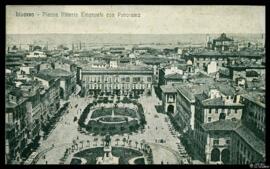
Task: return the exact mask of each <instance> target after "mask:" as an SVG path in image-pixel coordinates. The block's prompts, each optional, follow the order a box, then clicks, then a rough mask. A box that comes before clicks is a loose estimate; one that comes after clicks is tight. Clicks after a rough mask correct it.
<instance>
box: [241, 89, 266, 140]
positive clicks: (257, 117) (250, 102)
mask: <svg viewBox="0 0 270 169" xmlns="http://www.w3.org/2000/svg"><path fill="white" fill-rule="evenodd" d="M240 100H241V103H242V104H244V105H245V107H244V112H245V114H243V122H244V123H245V124H246V126H247V127H248V128H249V129H250V130H251V131H252V132H253V133H255V135H256V136H257V137H258V138H260V139H261V140H265V125H266V120H265V96H264V93H260V92H256V91H254V92H251V91H250V92H248V94H242V95H241V98H240Z"/></svg>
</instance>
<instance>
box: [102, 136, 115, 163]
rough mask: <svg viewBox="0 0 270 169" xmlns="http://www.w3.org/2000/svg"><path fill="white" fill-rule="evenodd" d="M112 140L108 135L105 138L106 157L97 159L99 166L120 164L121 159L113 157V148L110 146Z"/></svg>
mask: <svg viewBox="0 0 270 169" xmlns="http://www.w3.org/2000/svg"><path fill="white" fill-rule="evenodd" d="M110 143H111V138H110V135H109V134H107V135H106V136H105V146H104V149H103V150H104V156H103V157H97V164H119V157H115V156H113V155H112V146H111V145H110Z"/></svg>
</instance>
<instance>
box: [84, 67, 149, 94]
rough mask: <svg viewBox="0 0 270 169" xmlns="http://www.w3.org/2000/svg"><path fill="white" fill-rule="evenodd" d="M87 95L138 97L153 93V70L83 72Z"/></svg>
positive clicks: (96, 70)
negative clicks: (130, 95)
mask: <svg viewBox="0 0 270 169" xmlns="http://www.w3.org/2000/svg"><path fill="white" fill-rule="evenodd" d="M81 76H82V85H83V88H84V89H85V91H86V94H87V95H98V94H106V95H110V94H117V95H129V94H132V95H138V94H143V93H144V94H146V93H149V94H150V93H151V89H152V76H153V70H151V69H147V68H144V67H128V68H121V67H118V68H108V69H94V68H90V69H87V68H86V69H85V68H82V70H81Z"/></svg>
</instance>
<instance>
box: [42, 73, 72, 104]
mask: <svg viewBox="0 0 270 169" xmlns="http://www.w3.org/2000/svg"><path fill="white" fill-rule="evenodd" d="M40 74H42V75H43V76H51V77H52V78H58V77H59V78H60V97H61V98H62V99H65V100H67V99H68V98H69V96H70V95H71V94H72V93H73V92H74V91H75V89H76V76H75V74H76V72H74V73H71V72H68V71H65V70H62V69H45V70H43V71H42V72H40Z"/></svg>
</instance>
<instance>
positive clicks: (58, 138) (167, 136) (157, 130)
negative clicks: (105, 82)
mask: <svg viewBox="0 0 270 169" xmlns="http://www.w3.org/2000/svg"><path fill="white" fill-rule="evenodd" d="M69 101H70V106H69V108H68V113H65V114H64V115H63V117H62V119H61V120H60V121H59V122H58V124H56V128H55V129H53V130H52V132H51V133H50V135H49V136H48V138H47V139H46V140H41V145H40V147H39V148H38V150H37V152H44V151H46V150H48V151H47V152H46V153H44V155H45V158H43V155H42V158H40V159H39V160H38V161H37V164H46V163H47V164H59V160H60V159H61V158H62V157H63V155H64V152H65V150H66V149H67V148H69V147H70V146H71V144H72V142H73V140H77V142H80V140H84V142H86V140H89V141H90V143H91V144H93V143H94V138H98V141H97V142H98V144H99V145H100V144H101V142H102V141H101V140H102V138H103V137H104V136H91V135H87V134H84V133H80V132H79V131H78V123H77V121H75V122H74V121H73V120H74V117H75V116H77V118H79V117H80V113H81V112H82V111H83V109H84V108H85V107H86V106H87V104H88V103H90V102H92V101H93V99H92V98H80V97H78V96H71V97H70V100H69ZM139 102H140V103H141V104H142V106H143V108H144V111H145V118H146V121H147V125H146V126H145V130H144V131H143V132H141V131H139V132H138V133H133V134H132V135H127V134H124V135H122V136H121V135H120V136H119V135H116V136H112V145H115V144H116V141H115V140H116V138H119V139H120V141H119V143H120V144H122V141H121V140H122V138H123V137H126V138H129V140H132V142H133V144H135V142H136V141H137V142H141V141H142V140H144V141H145V142H146V143H148V144H149V145H150V146H151V148H152V152H153V163H154V164H161V163H164V164H167V163H168V164H179V163H180V160H181V159H180V158H179V157H180V156H179V153H178V152H177V143H180V142H179V139H178V138H177V137H176V136H174V135H173V134H172V133H171V131H170V129H169V125H168V123H170V122H166V121H165V118H166V117H167V115H166V114H160V113H157V111H156V109H155V105H158V104H161V102H160V101H159V100H158V98H157V97H156V96H155V94H153V95H152V96H142V97H141V98H140V99H139ZM77 104H78V107H77V108H75V105H77ZM160 139H163V140H165V141H166V142H165V143H158V142H159V140H160ZM52 146H53V148H52ZM50 148H51V149H50Z"/></svg>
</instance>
